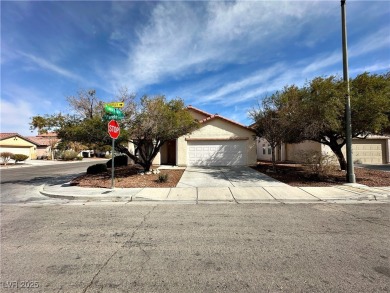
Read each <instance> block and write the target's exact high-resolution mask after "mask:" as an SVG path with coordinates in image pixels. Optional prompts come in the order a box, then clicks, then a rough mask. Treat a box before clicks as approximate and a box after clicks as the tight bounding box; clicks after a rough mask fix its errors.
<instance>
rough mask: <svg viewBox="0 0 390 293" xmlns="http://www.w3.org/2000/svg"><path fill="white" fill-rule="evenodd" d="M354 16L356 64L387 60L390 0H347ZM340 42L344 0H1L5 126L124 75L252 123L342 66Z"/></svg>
mask: <svg viewBox="0 0 390 293" xmlns="http://www.w3.org/2000/svg"><path fill="white" fill-rule="evenodd" d="M347 25H348V49H349V51H348V52H349V70H350V76H351V77H353V76H355V75H357V74H359V73H362V72H364V71H369V72H371V73H383V72H386V71H389V70H390V2H389V1H353V0H350V1H347ZM341 52H342V50H341V9H340V1H338V0H334V1H288V2H283V1H277V0H275V1H160V2H158V1H156V2H149V1H111V2H110V1H93V2H92V1H61V2H47V1H42V2H40V1H23V2H11V1H10V2H4V1H2V2H1V132H18V133H19V134H22V135H31V132H30V131H29V125H28V123H29V122H30V117H32V116H34V115H38V114H40V115H43V114H52V113H57V112H60V111H61V112H68V111H69V108H68V104H67V103H66V97H67V96H71V95H76V94H77V92H78V91H79V90H80V89H96V92H97V96H98V97H100V98H101V99H103V100H106V101H113V99H114V97H115V94H116V93H117V91H118V89H119V88H121V87H124V86H125V87H127V88H128V89H129V90H130V91H131V92H134V93H136V94H137V96H138V97H140V96H142V95H144V94H147V95H156V94H164V95H166V97H167V98H169V99H171V98H176V97H180V98H182V99H184V101H185V103H186V104H187V105H193V106H195V107H197V108H200V109H203V110H204V111H207V112H210V113H218V114H220V115H223V116H225V117H227V118H230V119H233V120H236V121H238V122H241V123H243V124H250V123H251V122H252V121H251V120H250V119H249V117H248V114H247V112H248V110H249V109H251V108H252V107H253V106H254V105H256V103H257V101H258V100H260V99H261V98H263V97H264V96H266V95H270V94H272V93H273V92H274V91H275V90H278V89H281V88H283V86H285V85H291V84H296V85H298V86H299V85H303V84H304V83H305V81H307V80H310V79H312V78H313V77H316V76H324V75H331V74H335V75H338V76H342V54H341Z"/></svg>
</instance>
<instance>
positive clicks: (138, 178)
mask: <svg viewBox="0 0 390 293" xmlns="http://www.w3.org/2000/svg"><path fill="white" fill-rule="evenodd" d="M141 170H142V168H140V167H139V166H135V165H131V166H126V167H116V168H115V176H114V177H115V187H118V188H142V187H176V185H177V183H178V182H179V180H180V178H181V176H182V175H183V172H184V170H160V174H168V180H167V182H161V183H160V182H158V176H159V174H150V175H140V174H138V172H139V171H141ZM70 184H71V185H74V186H81V187H101V188H111V169H108V171H107V172H105V173H101V174H96V175H90V174H84V175H81V176H79V177H77V178H75V179H73V180H72V181H71V182H70Z"/></svg>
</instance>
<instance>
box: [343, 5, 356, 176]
mask: <svg viewBox="0 0 390 293" xmlns="http://www.w3.org/2000/svg"><path fill="white" fill-rule="evenodd" d="M341 26H342V39H343V40H342V42H343V77H344V82H345V83H346V85H347V94H346V96H345V136H346V149H347V180H348V182H349V183H355V182H356V179H355V173H354V170H353V161H352V126H351V100H350V96H349V93H350V91H349V76H348V51H347V24H346V14H345V0H341Z"/></svg>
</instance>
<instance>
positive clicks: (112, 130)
mask: <svg viewBox="0 0 390 293" xmlns="http://www.w3.org/2000/svg"><path fill="white" fill-rule="evenodd" d="M120 133H121V131H120V127H119V124H118V122H116V121H115V120H111V121H110V122H108V134H109V135H110V137H111V138H112V139H117V138H118V136H119V134H120Z"/></svg>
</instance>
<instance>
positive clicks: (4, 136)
mask: <svg viewBox="0 0 390 293" xmlns="http://www.w3.org/2000/svg"><path fill="white" fill-rule="evenodd" d="M12 137H19V138H21V139H23V140H25V141H28V142H29V143H32V144H35V145H39V143H37V142H36V141H33V140H32V139H30V138H28V137H24V136H22V135H20V134H19V133H16V132H3V133H0V140H5V139H9V138H12Z"/></svg>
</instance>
